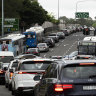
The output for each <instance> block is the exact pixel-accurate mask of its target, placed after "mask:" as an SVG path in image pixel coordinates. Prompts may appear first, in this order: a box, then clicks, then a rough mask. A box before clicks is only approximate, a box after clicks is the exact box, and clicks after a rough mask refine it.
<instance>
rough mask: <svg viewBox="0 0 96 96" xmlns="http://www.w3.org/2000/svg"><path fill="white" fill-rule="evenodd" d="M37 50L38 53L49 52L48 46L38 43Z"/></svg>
mask: <svg viewBox="0 0 96 96" xmlns="http://www.w3.org/2000/svg"><path fill="white" fill-rule="evenodd" d="M37 48H38V49H39V51H40V52H44V51H46V52H47V51H49V46H48V45H47V44H46V43H39V44H38V45H37Z"/></svg>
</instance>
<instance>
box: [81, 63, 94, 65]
mask: <svg viewBox="0 0 96 96" xmlns="http://www.w3.org/2000/svg"><path fill="white" fill-rule="evenodd" d="M94 64H95V63H80V65H94Z"/></svg>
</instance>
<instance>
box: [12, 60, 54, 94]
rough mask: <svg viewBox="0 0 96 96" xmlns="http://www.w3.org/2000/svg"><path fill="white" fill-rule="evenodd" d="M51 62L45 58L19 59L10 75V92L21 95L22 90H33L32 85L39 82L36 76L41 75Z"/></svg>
mask: <svg viewBox="0 0 96 96" xmlns="http://www.w3.org/2000/svg"><path fill="white" fill-rule="evenodd" d="M53 62H54V61H53V60H51V59H47V58H39V59H38V58H34V59H25V60H20V61H19V64H18V67H17V70H16V71H15V72H14V74H13V77H12V94H14V95H15V96H21V94H22V93H23V92H30V91H31V92H33V88H34V86H35V85H36V84H37V83H38V82H39V80H38V77H37V76H38V75H39V76H40V77H42V75H43V74H45V70H46V68H47V67H48V66H49V65H50V64H52V63H53ZM11 71H12V70H11ZM22 96H23V95H22Z"/></svg>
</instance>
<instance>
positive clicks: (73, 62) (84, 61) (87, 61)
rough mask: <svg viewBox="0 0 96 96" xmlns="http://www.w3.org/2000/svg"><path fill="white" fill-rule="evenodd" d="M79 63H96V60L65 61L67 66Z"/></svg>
mask: <svg viewBox="0 0 96 96" xmlns="http://www.w3.org/2000/svg"><path fill="white" fill-rule="evenodd" d="M77 63H96V60H95V59H94V60H93V59H91V60H90V59H87V60H85V59H83V60H65V65H68V64H77Z"/></svg>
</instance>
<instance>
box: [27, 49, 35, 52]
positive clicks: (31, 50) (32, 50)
mask: <svg viewBox="0 0 96 96" xmlns="http://www.w3.org/2000/svg"><path fill="white" fill-rule="evenodd" d="M36 51H37V50H36V49H28V52H36Z"/></svg>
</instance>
